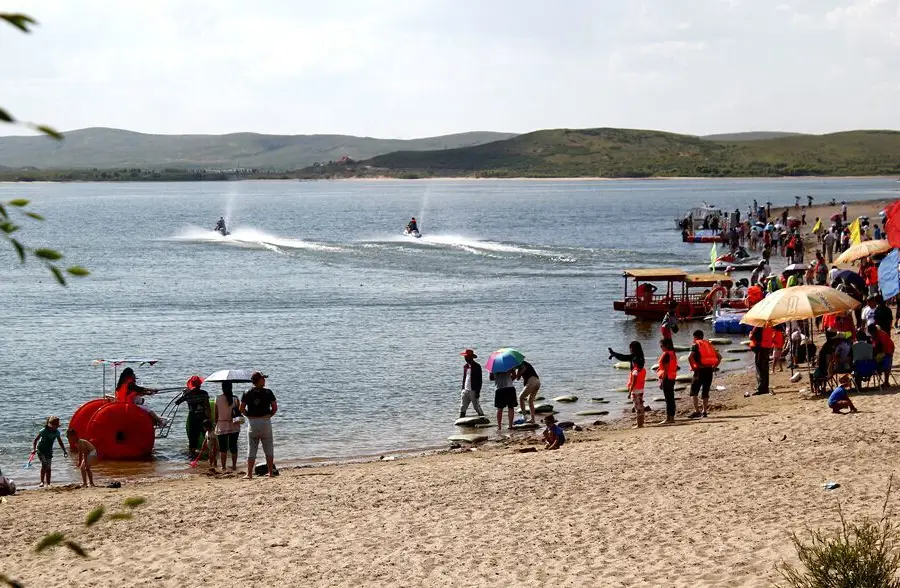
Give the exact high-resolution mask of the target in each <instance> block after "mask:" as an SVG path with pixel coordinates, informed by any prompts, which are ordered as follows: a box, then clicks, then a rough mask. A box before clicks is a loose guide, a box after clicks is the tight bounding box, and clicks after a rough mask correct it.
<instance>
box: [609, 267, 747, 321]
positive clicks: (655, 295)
mask: <svg viewBox="0 0 900 588" xmlns="http://www.w3.org/2000/svg"><path fill="white" fill-rule="evenodd" d="M623 276H624V278H625V292H624V295H623V297H622V300H616V301H615V302H613V309H614V310H618V311H620V312H624V313H625V314H627V315H630V316H634V317H637V318H638V319H642V320H660V319H662V318H663V317H664V316H665V315H666V312H668V310H669V306H670V305H671V304H672V302H674V303H675V313H676V316H678V318H680V319H684V320H690V319H701V318H704V317H706V316H707V315H710V314H712V312H713V311H714V310H715V308H716V307H717V306H718V305H719V304H720V303H721V302H722V301H723V300H724V299H725V298H726V296H727V293H728V290H729V289H730V288H731V287H732V286H733V285H734V282H733V281H732V280H731V279H730V278H729V277H728V276H725V275H722V274H688V273H687V272H685V271H683V270H680V269H676V268H654V269H633V270H626V271H625V272H623ZM632 283H633V285H634V290H633V291H632V292H631V293H629V284H632Z"/></svg>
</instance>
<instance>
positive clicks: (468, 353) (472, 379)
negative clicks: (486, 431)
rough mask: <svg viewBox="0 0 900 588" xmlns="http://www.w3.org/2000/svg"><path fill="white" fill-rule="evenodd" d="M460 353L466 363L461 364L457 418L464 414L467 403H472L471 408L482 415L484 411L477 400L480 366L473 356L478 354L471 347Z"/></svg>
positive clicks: (479, 389) (479, 391) (479, 395)
mask: <svg viewBox="0 0 900 588" xmlns="http://www.w3.org/2000/svg"><path fill="white" fill-rule="evenodd" d="M460 355H462V356H463V359H465V360H466V364H465V365H464V366H463V379H462V393H461V399H460V404H459V418H463V417H464V416H466V411H467V410H468V409H469V403H472V408H474V409H475V412H477V413H478V416H484V411H482V410H481V403H480V402H479V399H480V398H481V366H480V365H479V364H478V362H477V361H475V358H477V357H478V356H477V355H475V352H474V351H472V350H471V349H466V350H465V351H463V352H462V353H460Z"/></svg>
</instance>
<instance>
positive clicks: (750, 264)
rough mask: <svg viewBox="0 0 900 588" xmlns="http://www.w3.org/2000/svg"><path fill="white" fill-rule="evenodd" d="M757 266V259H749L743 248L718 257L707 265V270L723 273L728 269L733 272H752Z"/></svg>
mask: <svg viewBox="0 0 900 588" xmlns="http://www.w3.org/2000/svg"><path fill="white" fill-rule="evenodd" d="M758 265H759V258H758V257H751V256H750V254H749V253H747V250H746V249H744V248H743V247H738V248H737V249H736V250H734V251H731V252H729V253H725V254H724V255H720V256H719V257H717V258H716V261H715V262H714V263H711V264H710V265H709V269H711V270H714V271H717V272H723V271H725V270H727V269H728V268H731V269H732V270H733V271H738V272H739V271H752V270H754V269H756V266H758Z"/></svg>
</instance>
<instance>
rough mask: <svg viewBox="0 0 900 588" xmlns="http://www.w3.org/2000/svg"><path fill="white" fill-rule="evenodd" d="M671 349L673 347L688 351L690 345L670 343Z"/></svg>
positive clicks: (677, 349) (676, 349)
mask: <svg viewBox="0 0 900 588" xmlns="http://www.w3.org/2000/svg"><path fill="white" fill-rule="evenodd" d="M672 349H674V350H675V351H690V350H691V346H690V345H678V344H675V345H672Z"/></svg>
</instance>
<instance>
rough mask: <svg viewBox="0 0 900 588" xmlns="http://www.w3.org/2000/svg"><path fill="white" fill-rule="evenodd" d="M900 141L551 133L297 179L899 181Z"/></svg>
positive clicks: (856, 135)
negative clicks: (815, 178)
mask: <svg viewBox="0 0 900 588" xmlns="http://www.w3.org/2000/svg"><path fill="white" fill-rule="evenodd" d="M898 154H900V133H898V132H896V131H850V132H844V133H833V134H830V135H796V136H794V135H792V136H785V137H778V138H772V139H759V140H754V141H732V142H723V141H711V140H708V139H701V138H699V137H694V136H688V135H676V134H673V133H665V132H661V131H646V130H633V129H612V128H600V129H553V130H544V131H536V132H533V133H527V134H524V135H517V136H515V137H512V138H509V139H505V140H502V141H495V142H492V143H486V144H483V145H477V146H473V147H465V148H457V149H447V150H442V151H422V152H412V151H399V152H395V153H389V154H385V155H379V156H377V157H373V158H371V159H369V160H366V161H362V162H360V163H359V164H358V165H351V166H318V167H315V168H307V169H306V170H303V171H302V173H301V175H302V176H303V177H310V178H316V177H348V176H372V175H388V176H397V177H432V176H477V177H577V176H582V177H584V176H597V177H613V178H623V177H624V178H629V177H630V178H642V177H651V176H670V177H671V176H691V177H695V176H696V177H703V176H708V177H740V176H792V175H793V176H799V175H825V176H828V175H833V176H840V175H896V174H900V157H898Z"/></svg>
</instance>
